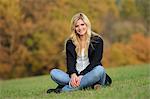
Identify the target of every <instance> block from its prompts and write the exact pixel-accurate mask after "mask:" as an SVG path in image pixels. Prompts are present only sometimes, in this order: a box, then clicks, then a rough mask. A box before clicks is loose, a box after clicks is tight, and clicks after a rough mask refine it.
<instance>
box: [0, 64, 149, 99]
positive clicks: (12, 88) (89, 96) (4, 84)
mask: <svg viewBox="0 0 150 99" xmlns="http://www.w3.org/2000/svg"><path fill="white" fill-rule="evenodd" d="M106 71H107V73H108V74H109V75H110V76H111V77H112V79H113V84H112V85H111V86H110V87H103V88H101V89H99V90H92V89H90V90H85V91H74V92H68V93H61V94H55V93H51V94H46V90H47V89H48V88H55V87H56V84H55V83H54V82H53V81H52V80H50V76H49V75H45V76H38V77H29V78H22V79H13V80H6V81H0V98H1V99H150V95H149V92H150V65H149V64H147V65H137V66H125V67H118V68H106Z"/></svg>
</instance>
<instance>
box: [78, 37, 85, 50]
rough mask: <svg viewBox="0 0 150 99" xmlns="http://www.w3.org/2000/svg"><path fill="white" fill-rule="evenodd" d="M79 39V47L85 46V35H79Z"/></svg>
mask: <svg viewBox="0 0 150 99" xmlns="http://www.w3.org/2000/svg"><path fill="white" fill-rule="evenodd" d="M79 39H80V46H81V49H84V48H85V46H86V36H85V35H84V36H80V37H79Z"/></svg>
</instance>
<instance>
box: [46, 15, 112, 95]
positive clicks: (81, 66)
mask: <svg viewBox="0 0 150 99" xmlns="http://www.w3.org/2000/svg"><path fill="white" fill-rule="evenodd" d="M71 32H72V34H71V36H70V37H69V39H68V40H67V41H66V44H65V45H66V49H65V50H66V60H67V73H66V72H63V71H61V70H59V69H53V70H51V72H50V75H51V78H52V80H53V81H54V82H56V83H57V84H58V87H57V88H56V89H49V90H47V93H50V92H56V93H57V92H66V91H73V90H80V89H84V88H87V87H91V86H94V85H97V84H99V85H106V84H107V85H110V84H111V79H110V77H109V76H108V75H107V74H106V72H105V69H104V68H103V66H102V64H101V60H102V56H103V40H102V38H101V37H100V36H99V35H98V34H96V33H94V32H93V31H92V30H91V23H90V21H89V19H88V18H87V16H86V15H85V14H83V13H77V14H76V15H74V16H73V18H72V20H71Z"/></svg>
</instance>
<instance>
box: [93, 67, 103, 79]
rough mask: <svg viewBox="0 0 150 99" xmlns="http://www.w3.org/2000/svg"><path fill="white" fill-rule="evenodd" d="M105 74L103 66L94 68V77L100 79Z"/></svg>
mask: <svg viewBox="0 0 150 99" xmlns="http://www.w3.org/2000/svg"><path fill="white" fill-rule="evenodd" d="M104 73H105V69H104V67H103V66H100V65H98V66H96V67H95V68H94V72H93V75H94V76H95V77H98V78H99V77H100V76H102V75H103V74H104Z"/></svg>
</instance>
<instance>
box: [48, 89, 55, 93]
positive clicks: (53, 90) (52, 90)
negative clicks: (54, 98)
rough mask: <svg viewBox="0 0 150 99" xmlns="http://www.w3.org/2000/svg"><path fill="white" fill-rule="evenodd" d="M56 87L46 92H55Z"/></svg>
mask: <svg viewBox="0 0 150 99" xmlns="http://www.w3.org/2000/svg"><path fill="white" fill-rule="evenodd" d="M55 90H56V89H48V90H47V92H46V93H52V92H55Z"/></svg>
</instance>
